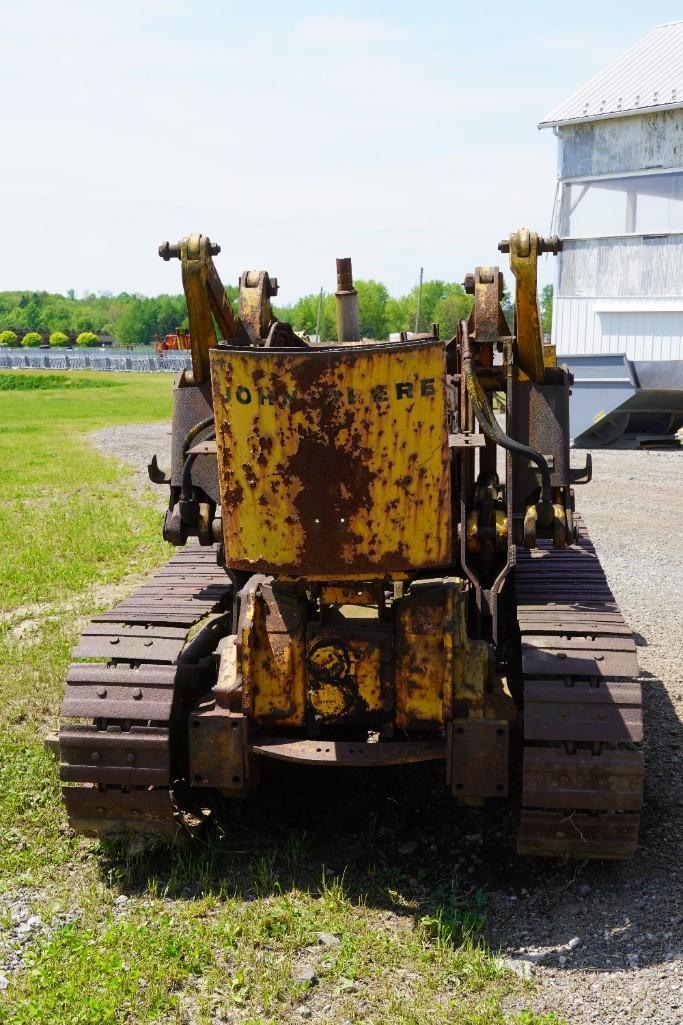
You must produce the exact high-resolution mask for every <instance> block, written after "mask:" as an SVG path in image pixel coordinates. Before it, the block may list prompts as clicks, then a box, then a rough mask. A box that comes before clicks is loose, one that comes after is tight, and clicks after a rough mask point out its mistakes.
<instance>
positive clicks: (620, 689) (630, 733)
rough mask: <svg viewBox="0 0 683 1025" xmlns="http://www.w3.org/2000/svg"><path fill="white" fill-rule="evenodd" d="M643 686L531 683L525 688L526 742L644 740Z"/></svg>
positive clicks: (579, 681) (626, 684) (547, 681)
mask: <svg viewBox="0 0 683 1025" xmlns="http://www.w3.org/2000/svg"><path fill="white" fill-rule="evenodd" d="M640 694H641V689H640V684H639V683H636V682H632V683H625V684H624V683H613V682H610V683H605V682H602V683H601V684H600V686H599V687H593V686H591V685H590V684H589V683H588V682H587V681H581V680H577V681H576V682H575V683H574V685H573V686H566V685H565V684H564V683H563V682H562V681H557V680H539V681H533V680H529V681H527V682H526V683H525V686H524V736H525V739H526V740H551V741H592V742H597V741H603V742H610V741H619V740H632V741H640V740H642V739H643V716H642V710H641V707H640Z"/></svg>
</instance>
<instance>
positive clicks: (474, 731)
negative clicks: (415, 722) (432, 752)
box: [446, 719, 510, 798]
mask: <svg viewBox="0 0 683 1025" xmlns="http://www.w3.org/2000/svg"><path fill="white" fill-rule="evenodd" d="M509 734H510V726H509V723H508V722H507V721H506V720H505V719H454V720H453V721H452V722H450V723H449V724H448V735H447V750H448V761H447V767H446V779H447V782H448V785H449V786H450V788H451V791H452V793H453V796H454V797H462V798H465V797H506V796H507V793H508V775H509V771H508V749H509Z"/></svg>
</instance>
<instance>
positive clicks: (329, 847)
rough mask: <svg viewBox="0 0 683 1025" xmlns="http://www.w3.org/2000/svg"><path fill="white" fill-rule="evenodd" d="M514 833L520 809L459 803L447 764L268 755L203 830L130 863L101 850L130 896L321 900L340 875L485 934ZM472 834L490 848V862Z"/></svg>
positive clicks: (403, 909)
mask: <svg viewBox="0 0 683 1025" xmlns="http://www.w3.org/2000/svg"><path fill="white" fill-rule="evenodd" d="M483 831H485V832H486V837H485V836H484V832H483ZM512 837H513V820H512V815H511V813H510V810H509V809H508V808H507V807H506V806H504V805H503V804H499V805H498V806H497V807H492V808H491V807H490V808H488V809H478V808H477V809H473V808H460V807H458V806H457V805H456V803H455V801H454V800H453V799H452V798H451V797H450V795H449V793H448V792H447V790H446V788H445V785H444V781H443V767H438V766H434V765H422V766H410V767H404V768H398V769H397V768H382V769H377V770H365V769H357V770H352V769H326V770H325V769H323V770H315V769H312V768H309V767H302V766H296V765H286V764H283V763H281V762H275V761H273V762H270V761H267V760H264V761H263V765H262V769H261V780H260V785H259V788H258V789H257V790H256V792H255V793H254V794H253V796H252V797H251V798H250V799H248V800H246V801H240V802H237V801H234V802H226V803H225V804H224V805H223V806H222V807H220V808H219V809H218V810H217V814H216V816H215V821H214V824H213V825H212V827H211V829H210V830H209V831H208V832H206V833H205V834H204V835H202V836H200V837H198V838H196V839H195V840H193V841H188V842H187V843H185V844H183V845H181V846H176V847H168V846H160V847H158V848H156V849H154V850H152V851H147V852H145V853H143V854H141V855H139V856H133V857H127V858H124V857H122V856H121V852H120V851H119V850H118V849H117V848H116V847H114V846H108V845H106V844H102V847H101V854H100V857H101V869H102V873H103V876H104V878H106V879H107V880H108V881H109V882H110V883H111V884H112V885H116V886H118V887H120V888H122V889H123V890H124V892H128V893H129V894H131V895H132V894H139V893H142V892H145V891H149V890H150V889H151V890H152V891H153V892H158V893H162V894H164V895H167V896H169V897H172V898H176V899H177V898H180V899H187V900H192V899H197V898H200V897H205V896H208V895H214V896H218V897H221V896H225V897H238V898H240V899H242V900H244V901H250V900H254V899H257V898H262V897H267V896H270V895H278V894H280V893H283V892H287V891H289V890H292V889H297V890H301V891H304V892H308V893H311V894H313V895H316V894H319V893H321V892H323V890H324V889H325V888H326V886H328V885H329V884H330V882H331V881H332V880H337V881H341V885H342V886H343V890H344V894H345V896H346V898H347V899H348V900H350V901H351V902H353V903H358V902H362V903H364V904H366V905H368V906H370V907H374V908H379V909H384V910H387V911H392V912H394V913H397V914H401V915H409V916H411V917H416V918H417V919H419V920H424V919H425V918H426V919H428V920H430V919H434V923H435V927H437V928H440V927H441V926H440V925H439V923H445V926H444V927H445V928H446V929H447V930H450V931H451V932H453V933H458V932H460V933H472V932H475V933H476V932H479V931H480V929H481V927H482V925H483V913H482V912H483V904H484V895H483V892H482V889H481V885H480V883H481V879H479V878H478V873H476V872H475V869H476V868H477V866H479V867H481V866H482V865H483V858H484V857H485V856H487V848H489V849H490V854H491V857H490V860H489V862H488V864H487V866H486V877H487V879H488V880H489V881H495V880H496V879H499V880H500V878H502V876H503V875H505V873H506V872H508V871H509V867H510V863H511V862H512V861H514V852H513V848H512ZM472 841H474V842H475V843H476V844H477V847H478V849H479V850H480V851H481V847H479V844H482V845H483V848H484V852H483V853H482V857H481V858H480V857H479V856H477V855H476V854H474V853H473V852H472V850H471V849H470V845H471V843H472ZM496 866H497V868H496ZM475 876H477V877H476V878H475ZM454 938H455V937H454Z"/></svg>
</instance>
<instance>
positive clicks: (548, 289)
mask: <svg viewBox="0 0 683 1025" xmlns="http://www.w3.org/2000/svg"><path fill="white" fill-rule="evenodd" d="M553 292H554V289H553V286H552V285H544V286H543V290H542V291H541V326H542V327H543V333H544V334H546V335H550V332H551V330H552V326H553Z"/></svg>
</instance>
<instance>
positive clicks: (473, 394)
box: [460, 320, 552, 515]
mask: <svg viewBox="0 0 683 1025" xmlns="http://www.w3.org/2000/svg"><path fill="white" fill-rule="evenodd" d="M460 327H461V331H462V371H463V374H464V375H465V387H466V388H467V394H468V395H469V397H470V402H471V403H472V410H473V412H474V415H475V416H476V418H477V420H478V421H479V423H480V425H481V429H482V431H483V432H484V434H485V435H486V436H487V437H488V438H491V440H492V441H495V442H496V444H497V445H500V447H501V448H504V449H507V450H508V451H509V452H514V453H516V454H517V455H520V456H523V457H524V458H526V459H528V460H529V461H530V462H532V463H535V464H536V466H537V467H538V470H539V473H540V474H541V505H542V506H543V507H545V509H547V510H549V511H550V514H551V515H552V495H551V490H550V467H549V466H548V462H547V460H546V459H545V458H544V457H543V456H542V455H541V453H540V452H536V451H535V449H533V448H529V446H528V445H523V444H522V443H521V441H515V439H514V438H511V437H510V436H509V435H508V434H506V433H505V431H504V430H503V429H502V427H501V426H500V425H499V423H498V421H497V420H496V418H495V415H494V413H493V410H492V409H491V406H490V405H489V401H488V399H487V398H486V393H485V392H484V389H483V388H482V386H481V383H480V381H479V378H478V377H477V374H476V371H475V369H474V357H473V355H472V350H471V348H470V340H469V334H468V331H467V321H466V320H463V321H461V322H460ZM545 509H544V511H545Z"/></svg>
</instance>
